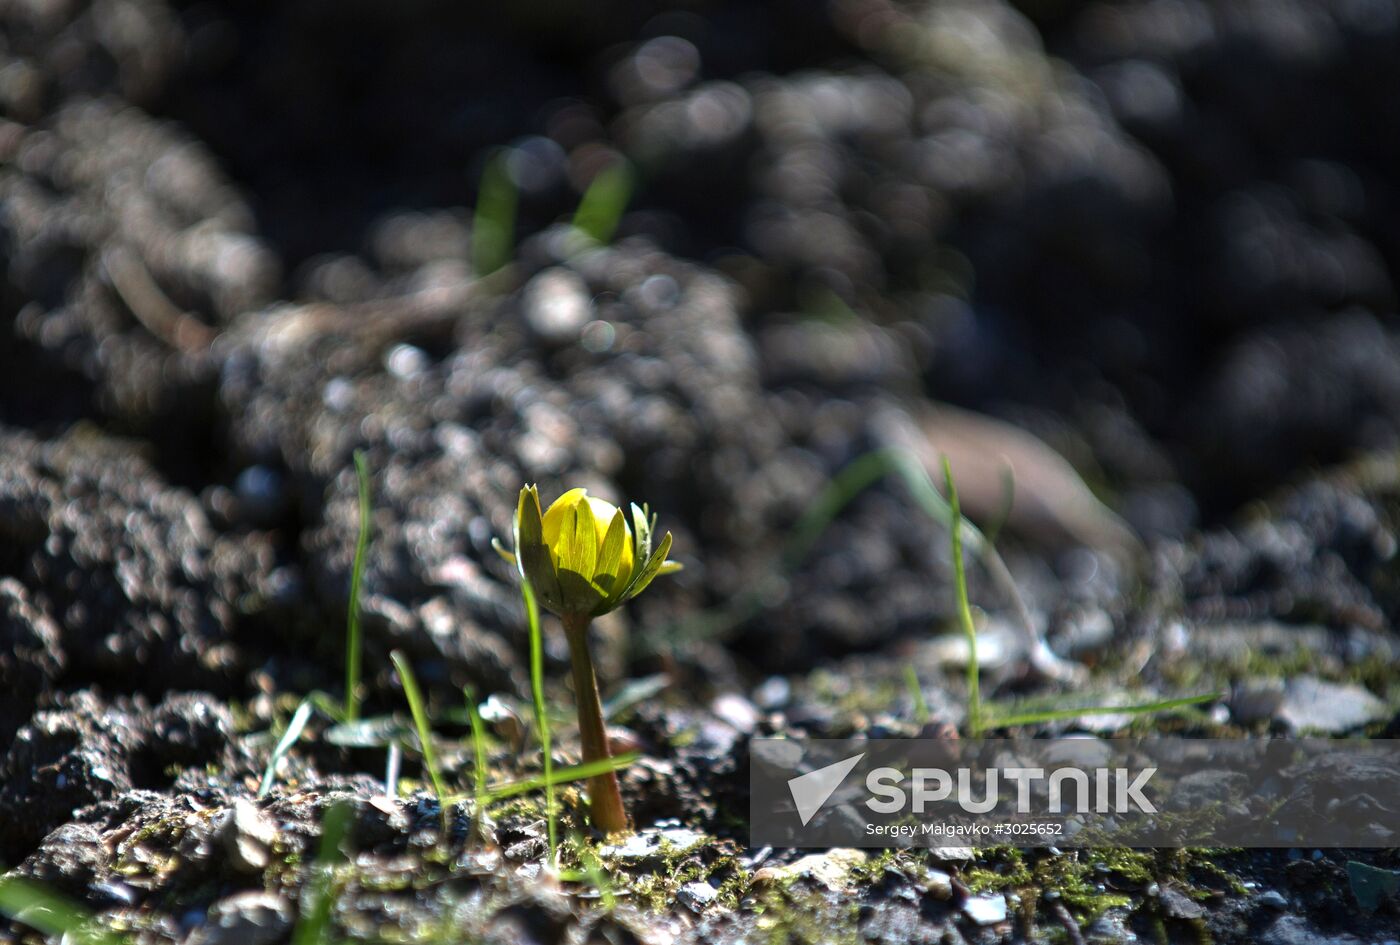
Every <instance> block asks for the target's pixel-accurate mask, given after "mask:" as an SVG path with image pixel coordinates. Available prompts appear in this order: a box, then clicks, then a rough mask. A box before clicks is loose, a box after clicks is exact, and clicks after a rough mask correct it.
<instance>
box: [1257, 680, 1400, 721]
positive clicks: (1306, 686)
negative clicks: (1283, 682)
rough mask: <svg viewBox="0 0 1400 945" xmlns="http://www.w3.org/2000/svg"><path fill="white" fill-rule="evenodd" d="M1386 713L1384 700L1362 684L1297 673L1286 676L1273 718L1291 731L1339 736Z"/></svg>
mask: <svg viewBox="0 0 1400 945" xmlns="http://www.w3.org/2000/svg"><path fill="white" fill-rule="evenodd" d="M1388 714H1389V713H1388V710H1387V708H1386V704H1385V702H1384V701H1383V700H1381V699H1379V698H1377V697H1376V696H1374V695H1372V693H1371V692H1370V690H1368V689H1366V688H1365V687H1363V686H1358V685H1355V684H1352V683H1331V682H1325V681H1323V680H1321V679H1318V678H1316V677H1314V676H1298V677H1296V678H1294V679H1290V680H1289V681H1288V685H1287V686H1286V687H1285V688H1284V695H1283V703H1282V704H1281V705H1280V706H1279V708H1278V710H1277V711H1276V712H1275V718H1277V719H1279V720H1280V721H1281V722H1283V723H1284V724H1285V725H1287V726H1288V727H1289V728H1290V729H1292V730H1293V732H1294V733H1298V732H1303V731H1316V732H1322V733H1325V734H1328V735H1340V734H1342V733H1343V732H1349V731H1351V730H1353V729H1358V728H1361V727H1362V726H1363V725H1367V724H1368V723H1371V722H1378V721H1380V720H1382V719H1384V718H1386V716H1387V715H1388Z"/></svg>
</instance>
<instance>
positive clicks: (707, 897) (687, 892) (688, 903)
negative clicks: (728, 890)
mask: <svg viewBox="0 0 1400 945" xmlns="http://www.w3.org/2000/svg"><path fill="white" fill-rule="evenodd" d="M718 897H719V890H718V889H716V888H715V887H713V886H711V885H710V884H709V883H706V882H694V883H686V884H685V885H684V886H682V887H681V888H680V892H678V893H676V901H677V902H679V903H680V904H681V905H683V906H685V907H686V908H687V909H689V910H690V911H691V912H696V913H700V912H704V911H705V910H706V909H707V908H709V906H710V905H711V904H712V903H713V902H714V901H715V899H717V898H718Z"/></svg>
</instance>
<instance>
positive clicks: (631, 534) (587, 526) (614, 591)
mask: <svg viewBox="0 0 1400 945" xmlns="http://www.w3.org/2000/svg"><path fill="white" fill-rule="evenodd" d="M631 512H632V515H631V518H632V521H631V522H630V523H629V522H628V520H627V515H625V514H624V513H623V511H622V510H621V509H619V508H618V507H617V506H615V505H613V504H612V503H611V502H606V501H604V500H603V499H598V498H594V497H593V496H590V495H588V493H587V491H586V490H584V489H570V490H569V491H568V492H566V493H564V494H563V495H561V496H560V497H559V498H557V499H555V500H554V502H553V504H551V505H550V507H549V510H548V511H546V512H543V513H541V511H540V496H539V490H538V488H536V487H535V486H526V487H525V488H523V489H521V490H520V502H519V504H518V505H517V507H516V510H515V529H514V531H515V553H514V554H511V553H509V552H507V551H506V550H505V549H503V548H502V547H501V546H500V543H499V542H497V543H496V550H497V551H498V552H500V553H501V555H502V556H503V557H505V558H506V559H507V560H508V561H511V562H513V563H514V564H515V567H516V570H518V571H519V572H520V575H521V577H523V578H524V579H525V580H527V581H529V582H530V585H531V587H533V588H534V590H535V594H536V596H537V597H538V598H539V601H540V603H541V604H543V605H544V606H545V607H546V608H547V609H548V610H551V611H553V612H554V613H556V614H559V615H561V616H563V615H570V616H589V617H597V616H599V615H600V614H605V613H607V612H608V611H610V610H614V609H615V608H617V607H618V606H619V605H621V604H622V603H623V602H624V601H627V600H630V599H631V598H633V597H636V596H637V595H638V594H640V593H641V592H642V591H643V590H645V589H646V587H647V585H648V584H650V583H651V582H652V580H654V579H655V578H656V576H657V575H658V574H669V573H671V572H673V571H679V570H680V568H681V566H680V564H679V563H677V562H675V561H667V560H666V554H667V553H668V552H669V551H670V550H671V533H670V532H667V533H666V534H665V536H663V537H662V539H661V542H660V544H659V545H658V546H657V548H656V550H655V551H653V550H652V547H651V535H652V530H653V528H654V527H655V524H656V518H655V516H651V517H650V518H649V517H648V514H647V510H646V509H644V508H638V507H637V506H636V505H633V506H632V507H631Z"/></svg>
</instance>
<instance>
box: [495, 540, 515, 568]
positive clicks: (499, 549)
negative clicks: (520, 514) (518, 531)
mask: <svg viewBox="0 0 1400 945" xmlns="http://www.w3.org/2000/svg"><path fill="white" fill-rule="evenodd" d="M491 547H492V548H493V549H495V552H496V554H498V555H500V556H501V557H502V558H504V559H505V560H506V562H507V563H508V564H512V565H513V564H515V554H514V553H513V552H510V551H506V546H505V545H503V544H501V540H500V539H499V538H495V537H493V538H492V539H491Z"/></svg>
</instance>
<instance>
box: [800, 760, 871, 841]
mask: <svg viewBox="0 0 1400 945" xmlns="http://www.w3.org/2000/svg"><path fill="white" fill-rule="evenodd" d="M864 757H865V752H861V753H860V754H858V755H854V756H852V757H850V758H847V759H845V760H844V761H838V762H836V763H835V764H830V765H827V766H826V767H824V768H818V769H817V770H816V771H808V772H807V773H806V774H804V775H800V776H798V777H796V778H793V779H791V780H790V781H788V783H787V786H788V790H789V791H791V792H792V802H793V804H794V805H796V807H797V816H798V817H800V818H801V819H802V826H804V827H805V826H807V824H808V822H809V821H811V819H812V818H813V817H815V816H816V815H817V811H819V810H821V809H822V805H823V804H825V803H826V801H827V798H829V797H831V795H832V794H833V793H835V791H836V789H837V788H839V787H840V786H841V782H842V781H844V780H846V775H848V774H850V773H851V769H852V768H854V767H855V766H856V765H858V764H860V760H861V759H862V758H864Z"/></svg>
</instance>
